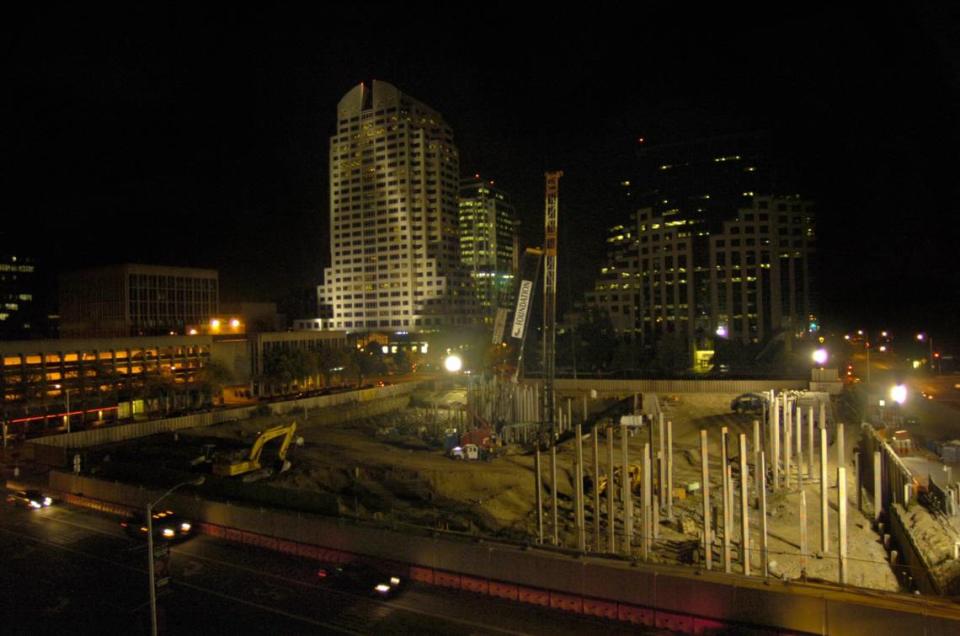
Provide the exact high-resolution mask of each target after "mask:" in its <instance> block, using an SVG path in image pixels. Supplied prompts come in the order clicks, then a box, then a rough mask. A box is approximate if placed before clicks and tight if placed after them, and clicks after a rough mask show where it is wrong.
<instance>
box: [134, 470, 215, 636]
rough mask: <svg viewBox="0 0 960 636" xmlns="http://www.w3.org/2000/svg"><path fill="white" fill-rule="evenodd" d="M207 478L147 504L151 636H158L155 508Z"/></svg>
mask: <svg viewBox="0 0 960 636" xmlns="http://www.w3.org/2000/svg"><path fill="white" fill-rule="evenodd" d="M204 480H205V477H203V476H202V475H201V476H200V478H199V479H195V480H193V481H185V482H183V483H180V484H177V485H176V486H174V487H173V488H171V489H170V490H168V491H167V492H165V493H163V494H162V495H160V497H158V498H157V499H155V500H153V501H151V502H149V503H148V504H147V575H148V576H149V577H150V634H151V636H157V585H156V581H155V580H154V577H155V573H154V565H153V507H154V506H156V505H157V504H158V503H160V501H161V500H162V499H164V498H165V497H166V496H167V495H169V494H170V493H172V492H173V491H174V490H176V489H177V488H180V487H182V486H200V485H202V484H203V482H204Z"/></svg>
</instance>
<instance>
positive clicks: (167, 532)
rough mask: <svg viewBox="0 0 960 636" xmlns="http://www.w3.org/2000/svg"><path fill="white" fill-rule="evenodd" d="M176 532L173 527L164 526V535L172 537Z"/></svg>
mask: <svg viewBox="0 0 960 636" xmlns="http://www.w3.org/2000/svg"><path fill="white" fill-rule="evenodd" d="M175 534H176V532H174V531H173V528H164V529H163V536H165V537H167V538H168V539H169V538H170V537H172V536H173V535H175Z"/></svg>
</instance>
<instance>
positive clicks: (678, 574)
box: [50, 471, 960, 636]
mask: <svg viewBox="0 0 960 636" xmlns="http://www.w3.org/2000/svg"><path fill="white" fill-rule="evenodd" d="M50 486H51V488H54V489H56V490H60V491H62V492H64V493H74V494H76V493H83V495H84V497H88V498H89V497H92V498H95V499H98V500H99V501H100V502H102V503H103V504H110V505H112V506H117V508H116V509H117V510H120V509H123V510H127V509H128V507H141V506H143V505H145V503H146V501H149V500H150V499H151V498H154V497H156V496H158V495H159V493H158V492H154V491H148V490H146V489H143V488H140V487H137V486H130V485H127V484H120V483H115V482H104V481H99V480H95V479H91V478H88V477H80V476H74V475H71V474H67V473H62V472H59V471H51V473H50ZM169 501H170V507H171V508H172V509H176V510H178V511H180V512H182V513H183V514H185V515H188V516H190V517H192V518H194V519H196V520H197V522H198V524H199V527H200V528H201V529H202V530H203V531H205V532H207V531H209V532H210V533H211V534H213V535H214V536H219V537H222V538H223V539H226V540H230V541H237V542H241V543H248V544H251V545H260V546H262V547H267V548H269V549H275V550H281V549H283V550H284V551H287V550H289V549H290V546H289V543H296V544H297V547H296V550H297V552H298V553H303V554H304V555H305V556H306V555H307V554H309V557H310V558H316V559H317V560H321V561H322V560H333V559H338V558H350V555H357V554H362V555H367V556H370V557H375V558H378V559H381V560H390V561H395V562H401V563H404V564H406V565H407V566H409V572H410V576H411V578H414V579H415V580H418V581H422V582H425V583H432V584H433V585H441V586H444V587H450V588H454V589H472V590H474V591H477V592H478V593H484V592H483V591H482V590H483V589H484V585H483V583H481V581H486V592H485V593H486V594H489V595H491V596H496V597H499V598H509V599H511V600H517V601H520V602H526V603H531V604H534V605H538V606H542V607H556V608H558V609H564V610H566V611H579V612H582V613H584V614H588V615H591V616H603V617H607V618H616V619H618V620H625V621H628V622H636V621H640V622H642V624H644V625H649V624H651V622H650V621H651V620H652V624H653V625H654V626H655V627H657V628H663V629H669V630H672V631H678V632H682V633H698V632H697V631H696V630H698V629H699V630H701V632H700V633H702V631H704V630H706V631H710V630H718V629H721V628H722V629H727V630H732V631H736V632H738V633H739V632H748V631H755V630H756V629H759V630H760V631H761V633H762V632H763V631H764V630H765V629H766V630H771V631H779V632H787V633H793V634H802V633H808V634H861V633H862V634H869V635H870V636H874V635H875V634H880V633H907V634H910V633H916V634H921V633H922V634H956V633H960V608H958V607H957V606H955V605H953V604H950V603H947V602H943V601H939V600H935V599H929V598H926V597H915V596H909V595H900V594H885V593H881V592H874V591H868V592H858V591H856V590H852V589H842V588H837V587H834V586H826V585H815V584H805V583H797V582H789V583H787V582H783V581H777V580H762V579H757V578H749V577H743V576H739V575H725V574H723V573H718V572H702V571H698V570H695V569H693V568H684V567H680V566H675V567H670V566H659V565H650V564H638V565H631V564H629V563H625V562H621V561H616V560H602V559H582V558H575V557H573V556H568V555H566V554H562V553H556V552H552V551H547V550H540V549H523V548H520V547H517V546H511V545H508V544H501V543H493V542H489V541H485V542H484V543H482V544H478V543H476V542H475V541H473V540H470V539H465V538H461V539H458V538H455V537H452V536H446V537H441V536H436V535H435V536H424V535H416V534H402V533H399V532H395V531H392V530H388V529H384V528H378V527H374V526H369V525H364V524H356V523H352V522H349V521H347V520H344V519H334V518H323V517H314V516H309V515H301V514H296V513H288V512H282V511H269V510H263V509H251V508H246V507H243V506H237V505H231V504H227V503H220V502H211V501H204V500H201V499H198V498H196V497H194V496H191V495H189V494H188V495H182V494H174V495H171V497H170V500H169ZM104 509H105V508H104ZM308 545H309V546H314V550H316V551H315V552H311V551H309V550H308V549H307V548H306V547H304V546H308ZM464 581H466V584H465V583H464ZM651 615H652V619H651ZM637 624H640V623H637ZM720 626H722V627H720ZM864 626H865V627H864Z"/></svg>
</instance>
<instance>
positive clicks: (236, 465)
mask: <svg viewBox="0 0 960 636" xmlns="http://www.w3.org/2000/svg"><path fill="white" fill-rule="evenodd" d="M296 432H297V423H296V422H291V423H290V424H288V425H284V426H275V427H273V428H270V429H267V430H265V431H264V432H262V433H260V436H259V437H257V439H256V441H255V442H254V443H253V446H251V447H250V454H249V455H248V456H247V457H246V459H240V460H229V459H227V460H224V461H221V462H216V463H214V465H213V474H214V475H221V476H225V477H232V476H234V475H242V474H244V473H249V472H252V471H254V470H260V468H262V466H261V464H260V456H261V455H262V454H263V447H264V446H266V444H267V443H268V442H270V441H271V440H274V439H276V438H278V437H283V442H282V443H281V445H280V453H279V457H280V460H281V461H283V460H284V459H285V458H286V456H287V451H288V450H289V448H290V443H291V442H292V441H293V436H294V435H295V434H296Z"/></svg>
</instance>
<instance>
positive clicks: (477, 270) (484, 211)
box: [460, 175, 519, 323]
mask: <svg viewBox="0 0 960 636" xmlns="http://www.w3.org/2000/svg"><path fill="white" fill-rule="evenodd" d="M518 225H519V222H518V221H517V215H516V213H515V212H514V209H513V205H512V204H511V203H510V196H509V195H508V194H507V193H506V192H504V191H503V190H501V189H500V188H497V187H496V185H495V183H494V182H493V181H492V180H488V179H481V178H480V175H474V176H473V177H468V178H465V179H463V180H462V181H461V182H460V260H461V262H462V263H463V264H464V266H466V267H467V269H468V270H469V272H470V276H471V278H473V282H474V287H475V289H476V293H477V301H478V302H479V304H480V310H481V311H480V313H481V316H482V318H483V321H484V322H486V323H491V322H493V318H494V315H495V314H496V312H497V307H499V306H500V305H501V304H502V303H504V302H507V303H508V302H510V299H511V298H512V293H513V281H514V275H515V273H516V270H517V267H518V263H519V254H518V248H519V243H518V240H517V226H518Z"/></svg>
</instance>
